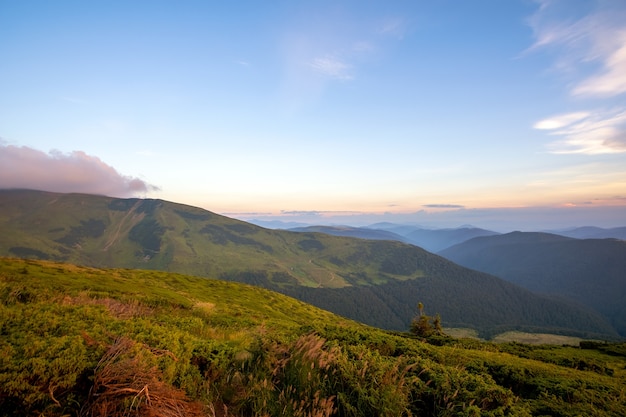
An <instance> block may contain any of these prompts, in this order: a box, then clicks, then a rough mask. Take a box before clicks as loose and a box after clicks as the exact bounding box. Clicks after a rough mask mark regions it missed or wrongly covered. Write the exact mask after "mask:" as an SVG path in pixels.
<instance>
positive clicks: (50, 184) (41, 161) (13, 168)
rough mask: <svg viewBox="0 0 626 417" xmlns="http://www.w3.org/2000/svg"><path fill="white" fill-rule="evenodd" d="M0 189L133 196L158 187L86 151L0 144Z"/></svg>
mask: <svg viewBox="0 0 626 417" xmlns="http://www.w3.org/2000/svg"><path fill="white" fill-rule="evenodd" d="M0 188H27V189H36V190H43V191H53V192H67V193H70V192H73V193H89V194H102V195H108V196H111V197H130V196H134V195H137V194H142V193H146V192H149V191H156V190H158V187H155V186H153V185H150V184H148V183H146V182H145V181H143V180H141V179H139V178H136V177H129V176H125V175H122V174H120V173H119V172H117V171H116V170H115V169H114V168H113V167H111V166H110V165H107V164H106V163H104V162H102V160H100V158H98V157H95V156H91V155H87V154H86V153H84V152H82V151H74V152H71V153H68V154H64V153H62V152H59V151H51V152H50V153H45V152H42V151H40V150H37V149H32V148H29V147H26V146H22V147H18V146H12V145H4V144H1V143H0Z"/></svg>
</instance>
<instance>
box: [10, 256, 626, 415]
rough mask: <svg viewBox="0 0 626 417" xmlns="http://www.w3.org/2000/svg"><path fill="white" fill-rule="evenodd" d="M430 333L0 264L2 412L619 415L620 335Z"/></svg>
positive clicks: (176, 288) (262, 294) (291, 305)
mask: <svg viewBox="0 0 626 417" xmlns="http://www.w3.org/2000/svg"><path fill="white" fill-rule="evenodd" d="M416 301H417V300H416ZM426 307H428V305H427V306H426ZM417 320H418V322H419V320H420V319H419V318H418V319H417ZM423 320H424V319H422V321H423ZM428 323H429V326H430V327H429V328H430V329H438V327H437V322H436V321H432V320H428ZM427 333H428V334H419V333H417V332H416V333H415V334H413V333H411V332H409V331H408V329H407V332H404V333H403V332H395V333H391V332H386V331H382V330H379V329H375V328H371V327H367V326H364V325H361V324H358V323H355V322H351V321H349V320H346V319H342V318H340V317H338V316H335V315H332V314H330V313H328V312H325V311H323V310H319V309H317V308H314V307H312V306H310V305H308V304H304V303H302V302H299V301H297V300H294V299H291V298H288V297H285V296H283V295H280V294H277V293H274V292H270V291H267V290H264V289H261V288H258V287H252V286H247V285H242V284H236V283H230V282H224V281H219V280H210V279H204V278H195V277H190V276H185V275H179V274H171V273H164V272H156V271H141V270H128V269H92V268H86V267H77V266H74V265H70V264H61V263H52V262H45V261H34V260H20V259H7V258H0V410H2V414H4V415H27V416H44V415H45V416H67V415H72V416H157V415H158V416H274V415H275V416H279V415H280V416H320V417H321V416H418V415H419V416H504V415H511V416H513V415H514V416H531V415H561V416H569V415H585V416H623V415H626V392H625V389H624V386H626V345H625V344H605V343H599V342H583V343H581V345H580V346H579V347H571V346H570V347H558V346H550V347H548V346H530V345H523V344H518V343H505V344H498V345H496V344H492V343H487V342H482V341H478V340H472V339H454V338H451V337H449V336H446V335H444V334H441V332H440V331H439V330H437V331H432V332H427Z"/></svg>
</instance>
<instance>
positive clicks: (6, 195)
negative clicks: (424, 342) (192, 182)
mask: <svg viewBox="0 0 626 417" xmlns="http://www.w3.org/2000/svg"><path fill="white" fill-rule="evenodd" d="M0 231H1V233H0V256H2V255H4V256H14V257H20V258H34V259H42V260H56V261H63V262H70V263H73V264H78V265H84V266H94V267H116V268H139V269H151V270H161V271H170V272H178V273H184V274H190V275H196V276H202V277H210V278H221V279H225V280H230V281H239V282H245V283H249V284H254V285H257V286H261V287H265V288H269V289H272V290H276V291H280V292H283V293H286V294H289V295H293V296H295V297H298V298H300V299H302V300H305V301H307V302H310V303H313V304H315V305H317V306H321V307H323V308H325V309H328V310H330V311H333V312H336V313H339V314H342V315H344V316H346V317H349V318H352V319H355V320H358V321H361V322H364V323H367V324H371V325H376V326H379V327H383V328H387V329H396V330H404V329H407V328H408V326H409V323H410V320H411V318H412V316H413V314H414V313H415V308H416V305H417V303H418V302H420V301H421V302H424V303H426V304H427V306H428V308H429V312H430V313H432V314H434V313H440V314H441V316H442V317H443V319H444V323H443V324H444V325H445V326H453V327H461V326H466V327H471V328H474V329H477V330H479V331H480V332H481V333H482V334H483V335H484V336H488V335H490V334H493V333H495V332H500V331H504V330H525V331H541V332H545V333H566V334H573V335H579V336H586V337H598V338H613V337H616V336H617V333H616V332H615V331H614V329H613V328H612V327H611V325H610V324H609V323H608V322H607V321H606V320H604V319H603V318H602V317H601V316H600V315H599V314H597V313H595V312H593V311H590V310H585V309H584V308H582V307H580V306H575V305H571V304H568V303H564V302H560V301H557V300H553V299H549V298H546V297H540V296H536V295H534V294H532V293H530V292H528V291H527V290H524V289H522V288H519V287H517V286H515V285H512V284H509V283H506V282H504V281H502V280H499V279H496V278H494V277H492V276H488V275H486V274H483V273H479V272H476V271H472V270H469V269H465V268H461V267H459V266H457V265H455V264H453V263H452V262H449V261H447V260H445V259H444V258H441V257H439V256H436V255H433V254H431V253H429V252H426V251H424V250H422V249H420V248H418V247H415V246H412V245H407V244H403V243H400V242H392V241H367V240H362V239H352V238H346V237H337V236H329V235H325V234H320V233H295V232H287V231H279V230H268V229H264V228H261V227H258V226H254V225H252V224H249V223H245V222H241V221H237V220H233V219H230V218H227V217H224V216H220V215H217V214H215V213H211V212H209V211H206V210H202V209H199V208H195V207H190V206H185V205H181V204H176V203H171V202H167V201H162V200H149V199H145V200H144V199H116V198H110V197H103V196H93V195H83V194H55V193H46V192H39V191H26V190H8V191H7V190H5V191H0Z"/></svg>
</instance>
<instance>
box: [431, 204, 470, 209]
mask: <svg viewBox="0 0 626 417" xmlns="http://www.w3.org/2000/svg"><path fill="white" fill-rule="evenodd" d="M423 207H427V208H442V209H462V208H465V206H463V205H460V204H424V205H423Z"/></svg>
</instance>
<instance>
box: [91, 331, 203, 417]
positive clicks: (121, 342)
mask: <svg viewBox="0 0 626 417" xmlns="http://www.w3.org/2000/svg"><path fill="white" fill-rule="evenodd" d="M166 354H168V352H165V351H154V350H150V349H147V348H146V347H145V346H142V345H138V344H136V343H135V342H133V341H132V340H130V339H128V338H125V337H120V338H118V339H117V340H116V341H115V342H114V343H113V344H112V345H111V346H110V347H109V349H108V351H107V352H106V353H105V354H104V356H103V357H102V359H101V360H100V362H99V363H98V366H97V367H96V369H95V374H94V382H93V387H92V389H91V392H90V394H89V400H88V401H87V403H86V404H85V406H84V407H83V410H82V411H81V416H83V417H130V416H137V417H157V416H159V417H184V416H191V417H194V416H204V415H206V414H205V413H204V411H203V407H202V406H201V405H200V404H198V403H195V402H192V401H189V399H188V398H187V396H186V394H185V393H184V392H183V391H181V390H179V389H176V388H175V387H173V386H171V385H170V384H167V383H165V382H164V381H162V380H161V377H162V375H161V372H160V371H159V370H158V369H157V368H156V366H151V365H150V364H149V360H148V359H149V358H146V356H153V357H154V356H159V355H166ZM170 355H171V353H170Z"/></svg>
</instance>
